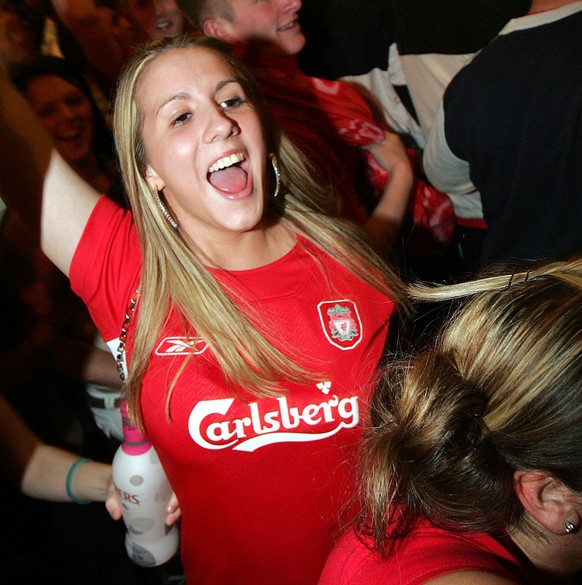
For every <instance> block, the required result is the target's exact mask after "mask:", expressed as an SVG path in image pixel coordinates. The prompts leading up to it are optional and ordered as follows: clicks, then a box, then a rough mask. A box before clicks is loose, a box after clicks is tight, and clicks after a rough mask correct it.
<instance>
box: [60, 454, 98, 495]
mask: <svg viewBox="0 0 582 585" xmlns="http://www.w3.org/2000/svg"><path fill="white" fill-rule="evenodd" d="M88 461H91V459H87V458H86V457H80V458H79V459H77V461H75V463H73V465H71V467H70V468H69V473H67V481H66V483H65V487H66V488H67V496H69V499H70V500H71V502H75V504H83V505H85V504H90V503H91V501H92V500H80V499H79V498H77V497H76V496H75V494H73V491H72V490H71V482H72V480H73V475H74V474H75V471H76V470H77V467H79V465H82V464H83V463H87V462H88Z"/></svg>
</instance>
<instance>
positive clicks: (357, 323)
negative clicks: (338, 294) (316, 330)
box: [317, 300, 362, 349]
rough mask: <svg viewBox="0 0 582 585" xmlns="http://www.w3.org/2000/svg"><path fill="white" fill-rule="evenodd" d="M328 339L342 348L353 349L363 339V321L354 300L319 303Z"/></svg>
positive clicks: (321, 318)
mask: <svg viewBox="0 0 582 585" xmlns="http://www.w3.org/2000/svg"><path fill="white" fill-rule="evenodd" d="M317 308H318V310H319V319H320V321H321V326H322V328H323V332H324V333H325V335H326V337H327V339H328V341H329V342H330V343H331V344H332V345H335V346H336V347H339V348H340V349H353V348H354V347H356V345H358V344H359V343H360V341H362V321H361V319H360V315H359V313H358V308H357V307H356V304H355V303H354V302H353V301H349V300H341V301H324V302H322V303H319V304H318V305H317Z"/></svg>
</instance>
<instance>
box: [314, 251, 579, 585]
mask: <svg viewBox="0 0 582 585" xmlns="http://www.w3.org/2000/svg"><path fill="white" fill-rule="evenodd" d="M412 295H413V297H415V298H417V299H420V300H424V301H431V300H444V299H463V302H462V305H461V307H460V308H459V309H458V310H457V312H456V314H454V315H453V317H452V318H451V320H450V322H449V323H448V324H447V325H446V327H445V328H444V330H443V332H442V334H441V336H440V338H439V339H438V341H437V343H435V344H434V347H432V348H429V349H427V350H425V351H424V352H423V353H422V354H421V355H419V356H418V357H416V358H414V359H412V361H410V362H409V363H406V364H403V366H402V367H401V368H395V369H393V370H392V371H388V372H387V375H386V377H385V379H384V380H383V381H382V383H381V384H380V385H379V387H378V389H377V391H376V393H375V397H374V401H373V407H372V423H371V426H370V428H369V430H368V432H367V434H366V439H365V442H364V444H363V464H362V480H361V492H362V495H363V498H364V501H365V503H366V506H365V507H364V510H363V512H362V514H361V517H360V524H359V526H358V530H357V534H356V532H354V533H352V534H350V535H349V536H347V537H346V538H345V540H343V542H342V543H341V544H339V545H338V547H337V548H336V550H335V551H334V553H332V555H331V557H330V559H329V561H328V563H327V566H326V569H325V570H324V573H323V576H322V578H321V581H320V584H321V585H328V584H331V583H333V584H334V585H341V584H346V585H347V584H350V585H356V584H357V585H363V584H368V583H382V584H384V585H391V584H398V585H412V584H414V585H420V584H425V583H431V584H432V583H434V584H435V585H436V584H437V583H438V584H439V585H456V584H460V583H472V584H473V585H477V584H478V585H502V584H510V583H524V584H525V583H527V584H528V585H529V584H532V583H543V584H549V583H560V584H567V583H575V582H579V581H577V580H576V573H579V572H580V571H581V570H582V533H581V530H580V528H581V526H582V467H581V465H580V462H581V461H582V311H581V310H580V307H581V306H582V260H573V261H571V262H562V263H556V264H550V265H547V266H542V267H540V268H537V269H532V270H531V271H530V272H522V273H516V274H511V275H503V276H497V277H489V278H483V279H482V280H477V281H475V282H468V283H465V284H462V285H456V286H451V287H442V288H434V289H432V288H424V287H416V288H415V289H413V291H412Z"/></svg>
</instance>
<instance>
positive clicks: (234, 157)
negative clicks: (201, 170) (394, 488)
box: [208, 152, 244, 173]
mask: <svg viewBox="0 0 582 585" xmlns="http://www.w3.org/2000/svg"><path fill="white" fill-rule="evenodd" d="M243 159H244V156H243V155H242V153H241V152H237V153H236V154H231V155H230V156H225V157H224V158H220V159H218V160H217V161H216V162H215V163H214V164H213V165H212V166H211V167H210V168H209V169H208V172H209V173H215V172H216V171H220V170H222V169H226V168H228V167H231V166H232V165H234V164H236V163H239V162H242V160H243Z"/></svg>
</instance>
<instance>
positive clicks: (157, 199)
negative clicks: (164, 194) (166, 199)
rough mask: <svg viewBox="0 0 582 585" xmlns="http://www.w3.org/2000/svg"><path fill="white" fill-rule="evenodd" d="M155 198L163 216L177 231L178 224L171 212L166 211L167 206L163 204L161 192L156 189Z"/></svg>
mask: <svg viewBox="0 0 582 585" xmlns="http://www.w3.org/2000/svg"><path fill="white" fill-rule="evenodd" d="M154 197H155V198H156V203H157V204H158V207H159V208H160V211H161V212H162V215H163V216H164V217H165V218H166V219H167V220H168V223H169V224H170V225H171V226H172V227H173V228H174V229H175V230H177V229H178V224H177V223H176V220H175V219H174V218H173V217H172V215H171V214H170V212H169V211H168V210H167V209H166V206H165V205H164V204H163V203H162V200H161V199H160V191H159V190H158V189H156V192H155V193H154Z"/></svg>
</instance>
